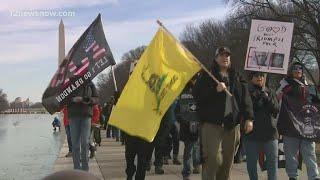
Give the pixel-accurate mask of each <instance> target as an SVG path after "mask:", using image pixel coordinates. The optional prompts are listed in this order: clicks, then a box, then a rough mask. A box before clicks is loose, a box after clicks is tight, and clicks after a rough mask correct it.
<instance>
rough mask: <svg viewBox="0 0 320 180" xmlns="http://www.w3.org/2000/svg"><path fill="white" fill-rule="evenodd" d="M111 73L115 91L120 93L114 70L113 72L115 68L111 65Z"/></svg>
mask: <svg viewBox="0 0 320 180" xmlns="http://www.w3.org/2000/svg"><path fill="white" fill-rule="evenodd" d="M111 71H112V78H113V84H114V89H115V91H116V92H118V87H117V81H116V77H115V76H114V70H113V66H112V65H111Z"/></svg>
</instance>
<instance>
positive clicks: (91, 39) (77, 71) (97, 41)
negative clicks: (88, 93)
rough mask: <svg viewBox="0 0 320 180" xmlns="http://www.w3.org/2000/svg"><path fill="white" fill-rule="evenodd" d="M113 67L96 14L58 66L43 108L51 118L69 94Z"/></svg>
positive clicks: (45, 96) (112, 60)
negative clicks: (109, 67)
mask: <svg viewBox="0 0 320 180" xmlns="http://www.w3.org/2000/svg"><path fill="white" fill-rule="evenodd" d="M114 64H115V61H114V58H113V56H112V53H111V50H110V48H109V45H108V43H107V40H106V38H105V35H104V32H103V27H102V23H101V15H100V14H99V15H98V17H97V18H96V19H95V20H94V21H93V22H92V24H91V25H90V26H89V27H88V29H86V31H85V32H84V33H83V34H82V35H81V37H80V38H79V39H78V41H77V42H76V43H75V44H74V45H73V47H72V48H71V50H70V51H69V53H68V55H67V57H66V58H65V59H64V60H63V61H62V63H61V64H60V65H59V68H58V70H57V71H56V73H55V74H54V76H53V78H52V79H51V82H50V84H49V86H48V87H47V89H46V90H45V92H44V93H43V95H42V104H43V106H44V107H45V108H46V109H47V111H48V112H49V113H50V114H53V113H55V112H58V111H60V110H61V108H62V106H63V104H65V102H66V100H67V99H68V97H70V94H72V92H74V91H75V90H77V89H78V88H79V87H81V86H83V85H84V84H86V83H87V82H89V81H91V80H92V79H93V78H94V77H95V76H96V75H97V74H99V73H100V72H101V71H102V70H104V69H105V68H107V67H108V66H110V65H114Z"/></svg>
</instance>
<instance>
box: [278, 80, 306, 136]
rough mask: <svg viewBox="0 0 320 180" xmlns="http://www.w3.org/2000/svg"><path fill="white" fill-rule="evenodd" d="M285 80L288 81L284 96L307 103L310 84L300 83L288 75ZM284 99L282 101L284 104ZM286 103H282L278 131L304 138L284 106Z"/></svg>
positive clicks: (299, 102) (300, 102) (298, 102)
mask: <svg viewBox="0 0 320 180" xmlns="http://www.w3.org/2000/svg"><path fill="white" fill-rule="evenodd" d="M285 81H286V82H287V83H288V84H287V85H286V86H285V87H284V88H283V89H282V93H283V97H284V96H287V98H289V99H293V100H295V101H296V102H297V103H296V104H298V105H299V104H300V105H302V104H306V103H307V102H308V99H309V97H310V94H309V91H308V88H307V87H308V86H307V85H303V86H302V85H300V84H299V83H298V82H296V81H295V80H294V79H292V78H290V77H287V78H286V79H285ZM283 103H284V101H282V104H283ZM284 107H285V106H284V105H281V109H280V114H279V118H278V131H279V134H281V135H285V136H289V137H296V138H303V137H302V136H301V135H300V134H299V132H298V131H297V130H296V128H295V127H294V125H293V123H292V120H291V119H290V117H289V114H288V111H286V109H285V108H284Z"/></svg>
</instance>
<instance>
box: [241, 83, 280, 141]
mask: <svg viewBox="0 0 320 180" xmlns="http://www.w3.org/2000/svg"><path fill="white" fill-rule="evenodd" d="M249 92H250V95H251V99H252V104H253V112H254V122H253V131H252V132H251V133H250V134H248V135H247V138H248V139H250V140H255V141H269V140H274V139H277V138H278V131H277V122H276V117H277V113H278V112H279V104H278V100H277V98H276V95H275V92H274V91H272V90H270V89H268V88H265V89H264V90H262V87H258V86H255V85H253V84H250V85H249ZM265 93H267V94H268V95H266V94H265Z"/></svg>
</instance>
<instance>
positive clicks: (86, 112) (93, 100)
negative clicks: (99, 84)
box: [67, 82, 98, 119]
mask: <svg viewBox="0 0 320 180" xmlns="http://www.w3.org/2000/svg"><path fill="white" fill-rule="evenodd" d="M76 96H81V97H83V102H78V103H75V102H73V101H72V98H73V97H76ZM97 103H98V93H97V90H96V88H95V86H94V84H93V83H92V82H89V83H88V84H86V85H83V86H81V87H80V88H79V89H77V90H76V91H75V92H74V93H73V94H72V96H71V97H70V99H69V102H68V103H67V108H68V118H69V119H70V118H79V117H80V118H81V117H92V114H93V111H92V107H93V105H94V104H97Z"/></svg>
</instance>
